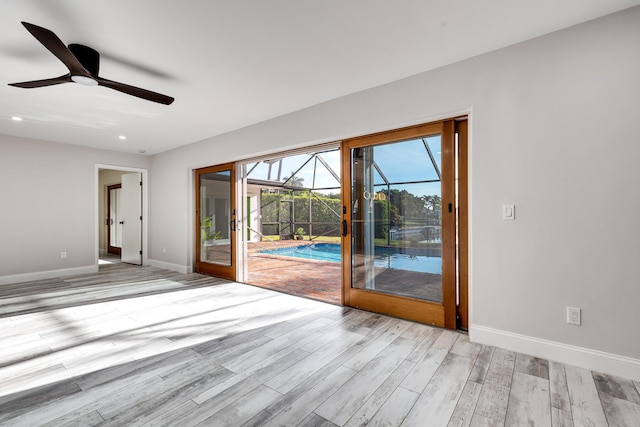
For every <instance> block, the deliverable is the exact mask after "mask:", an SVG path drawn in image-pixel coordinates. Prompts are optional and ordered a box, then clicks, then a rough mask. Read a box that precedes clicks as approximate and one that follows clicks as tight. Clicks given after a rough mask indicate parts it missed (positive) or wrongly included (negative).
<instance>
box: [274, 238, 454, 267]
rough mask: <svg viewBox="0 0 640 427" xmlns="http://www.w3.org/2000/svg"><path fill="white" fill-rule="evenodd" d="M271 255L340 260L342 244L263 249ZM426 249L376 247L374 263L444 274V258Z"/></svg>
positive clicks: (330, 260) (382, 265)
mask: <svg viewBox="0 0 640 427" xmlns="http://www.w3.org/2000/svg"><path fill="white" fill-rule="evenodd" d="M262 253H265V254H270V255H280V256H290V257H294V258H302V259H314V260H318V261H329V262H340V261H341V256H340V245H337V244H334V243H314V244H311V245H305V246H295V247H290V248H278V249H270V250H266V251H263V252H262ZM423 253H424V251H413V252H409V251H408V250H405V252H400V251H399V250H398V249H396V248H386V247H380V246H378V247H376V248H375V258H374V265H375V266H376V267H386V268H394V269H397V270H409V271H417V272H420V273H432V274H442V258H440V257H438V256H427V255H424V254H423Z"/></svg>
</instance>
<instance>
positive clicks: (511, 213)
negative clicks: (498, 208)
mask: <svg viewBox="0 0 640 427" xmlns="http://www.w3.org/2000/svg"><path fill="white" fill-rule="evenodd" d="M502 219H504V220H509V221H513V220H514V219H516V206H515V205H503V206H502Z"/></svg>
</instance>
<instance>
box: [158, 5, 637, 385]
mask: <svg viewBox="0 0 640 427" xmlns="http://www.w3.org/2000/svg"><path fill="white" fill-rule="evenodd" d="M638 46H640V8H638V7H636V8H633V9H629V10H627V11H623V12H621V13H618V14H615V15H611V16H609V17H605V18H602V19H599V20H596V21H592V22H588V23H586V24H582V25H579V26H577V27H573V28H570V29H567V30H564V31H561V32H557V33H553V34H550V35H547V36H545V37H542V38H538V39H534V40H531V41H528V42H525V43H522V44H519V45H515V46H511V47H509V48H506V49H502V50H499V51H496V52H493V53H490V54H486V55H482V56H479V57H476V58H473V59H470V60H467V61H464V62H461V63H458V64H454V65H451V66H447V67H444V68H441V69H438V70H435V71H431V72H426V73H424V74H420V75H417V76H414V77H411V78H408V79H404V80H401V81H398V82H394V83H391V84H388V85H385V86H381V87H378V88H375V89H371V90H367V91H364V92H360V93H356V94H353V95H350V96H346V97H343V98H340V99H337V100H333V101H330V102H327V103H324V104H321V105H317V106H314V107H311V108H308V109H305V110H302V111H299V112H296V113H293V114H289V115H286V116H283V117H279V118H276V119H273V120H270V121H267V122H263V123H260V124H257V125H254V126H251V127H248V128H244V129H241V130H238V131H236V132H232V133H229V134H226V135H222V136H219V137H216V138H211V139H209V140H206V141H202V142H200V143H197V144H192V145H190V146H187V147H183V148H180V149H176V150H173V151H170V152H166V153H163V154H160V155H156V156H154V157H153V158H152V170H151V182H152V183H153V187H152V189H151V212H153V215H152V218H151V235H152V236H153V237H152V239H153V240H152V244H151V257H152V258H154V259H157V260H159V261H162V262H165V263H167V265H174V266H180V267H181V268H183V269H189V268H190V267H191V265H192V262H193V259H192V258H193V249H192V246H193V236H192V235H193V231H192V230H193V225H192V224H193V183H192V178H191V177H192V172H191V169H192V168H194V167H200V166H205V165H212V164H217V163H222V162H227V161H234V160H238V159H241V158H246V157H250V156H253V155H256V154H261V153H267V152H273V151H278V150H282V149H285V148H292V147H294V146H303V145H309V144H313V143H318V142H326V141H332V140H339V139H341V138H345V137H349V136H355V135H362V134H367V133H371V132H375V131H380V130H384V129H392V128H396V127H400V126H404V125H409V124H414V123H420V122H426V121H430V120H434V119H437V118H442V117H446V116H450V115H454V114H457V113H460V112H464V111H472V114H471V123H470V124H471V127H470V130H471V156H470V160H471V162H470V163H471V173H470V179H471V191H470V195H471V235H470V239H471V253H470V255H471V271H470V286H471V295H472V296H471V301H470V305H471V310H472V311H471V338H472V339H474V340H478V341H482V342H487V343H497V344H498V345H503V346H505V347H510V348H513V349H516V350H518V349H527V345H529V344H531V349H529V350H528V352H529V353H532V354H534V355H535V354H537V355H541V356H544V357H550V358H555V359H564V360H565V361H569V362H573V363H575V364H581V365H584V366H590V367H594V366H595V368H601V369H602V370H608V371H610V372H618V371H619V368H620V366H626V367H630V369H632V370H631V371H627V372H626V375H627V376H629V375H632V376H636V377H639V378H640V360H638V359H640V340H638V339H637V337H638V325H639V324H640V310H639V309H638V307H637V304H638V302H640V286H638V284H637V283H638V278H639V277H640V262H638V257H639V256H640V225H639V224H638V222H637V219H636V218H637V214H636V212H638V211H639V210H640V197H638V190H637V188H636V187H637V183H639V182H640V167H638V162H639V159H640V120H638V114H639V113H640V49H639V48H638ZM354 78H357V76H354ZM506 202H512V203H515V204H516V220H515V221H512V222H507V221H503V220H502V219H501V206H502V204H503V203H506ZM169 225H170V226H169ZM162 246H166V247H167V251H166V253H162V252H161V251H160V248H161V247H162ZM169 248H170V250H169ZM566 306H574V307H581V308H582V310H583V325H582V326H580V327H576V326H569V325H567V324H566V323H565V307H566ZM601 352H604V353H601ZM576 355H579V356H584V361H583V360H582V359H580V358H579V357H574V356H576ZM572 358H573V360H566V359H572ZM611 361H613V362H615V363H613V365H615V366H613V365H612V366H608V365H607V363H609V362H611ZM616 363H617V364H616ZM625 369H626V368H625Z"/></svg>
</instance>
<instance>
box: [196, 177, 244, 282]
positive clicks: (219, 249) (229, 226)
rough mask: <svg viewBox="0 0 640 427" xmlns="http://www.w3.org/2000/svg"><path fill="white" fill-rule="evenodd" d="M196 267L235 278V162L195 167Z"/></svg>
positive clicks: (202, 270)
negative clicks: (200, 167)
mask: <svg viewBox="0 0 640 427" xmlns="http://www.w3.org/2000/svg"><path fill="white" fill-rule="evenodd" d="M196 183H197V184H196V197H197V207H196V212H197V229H196V240H197V248H196V258H197V261H196V270H197V271H198V272H201V273H207V274H212V275H215V276H220V277H226V278H229V279H232V280H235V265H234V260H235V252H234V251H235V242H234V240H235V221H236V219H235V208H234V206H235V193H234V188H235V175H234V170H233V165H221V166H215V167H210V168H204V169H199V170H197V171H196Z"/></svg>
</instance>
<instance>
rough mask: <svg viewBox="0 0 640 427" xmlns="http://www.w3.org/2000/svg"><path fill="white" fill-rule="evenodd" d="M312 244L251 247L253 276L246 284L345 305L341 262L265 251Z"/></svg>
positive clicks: (249, 258)
mask: <svg viewBox="0 0 640 427" xmlns="http://www.w3.org/2000/svg"><path fill="white" fill-rule="evenodd" d="M310 243H311V242H309V241H308V240H285V241H280V242H260V243H248V245H247V247H248V256H247V260H248V265H249V273H248V277H247V278H246V280H245V282H246V283H248V284H250V285H256V286H260V287H263V288H267V289H272V290H275V291H280V292H285V293H288V294H291V295H296V296H302V297H307V298H313V299H317V300H320V301H325V302H328V303H331V304H338V305H340V304H341V301H342V289H341V288H342V267H341V264H340V263H339V262H329V261H316V260H310V259H300V258H293V257H286V256H277V255H269V254H267V253H263V252H261V251H263V250H265V249H276V248H284V247H295V246H303V245H309V244H310Z"/></svg>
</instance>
